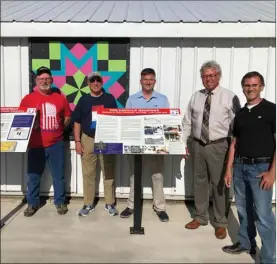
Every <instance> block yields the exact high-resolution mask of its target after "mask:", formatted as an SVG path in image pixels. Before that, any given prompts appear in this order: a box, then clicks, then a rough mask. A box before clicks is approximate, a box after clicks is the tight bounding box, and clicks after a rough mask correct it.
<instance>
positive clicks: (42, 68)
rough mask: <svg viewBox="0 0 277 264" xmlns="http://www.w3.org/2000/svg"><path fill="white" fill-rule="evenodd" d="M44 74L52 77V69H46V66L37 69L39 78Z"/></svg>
mask: <svg viewBox="0 0 277 264" xmlns="http://www.w3.org/2000/svg"><path fill="white" fill-rule="evenodd" d="M44 73H47V74H49V75H50V76H52V74H51V71H50V69H49V68H47V67H45V66H42V67H40V68H38V69H37V76H40V75H42V74H44Z"/></svg>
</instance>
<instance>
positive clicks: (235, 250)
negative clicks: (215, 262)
mask: <svg viewBox="0 0 277 264" xmlns="http://www.w3.org/2000/svg"><path fill="white" fill-rule="evenodd" d="M222 250H223V251H224V252H226V253H229V254H236V255H238V254H241V253H248V254H250V255H255V254H256V247H255V246H252V247H251V249H250V250H249V249H246V248H243V247H242V246H241V245H240V243H236V244H234V245H231V246H225V247H223V248H222Z"/></svg>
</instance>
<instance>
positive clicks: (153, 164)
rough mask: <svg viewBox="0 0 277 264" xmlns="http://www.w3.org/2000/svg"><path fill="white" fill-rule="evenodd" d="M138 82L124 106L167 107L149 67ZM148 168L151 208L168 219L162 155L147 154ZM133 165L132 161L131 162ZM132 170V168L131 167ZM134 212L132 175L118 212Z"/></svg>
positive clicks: (161, 217) (167, 104) (121, 215)
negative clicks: (150, 181) (122, 204)
mask: <svg viewBox="0 0 277 264" xmlns="http://www.w3.org/2000/svg"><path fill="white" fill-rule="evenodd" d="M140 84H141V87H142V90H141V91H140V92H138V93H136V94H134V95H132V96H130V97H129V99H128V100H127V103H126V108H169V102H168V99H167V97H166V96H165V95H163V94H160V93H158V92H156V91H154V86H155V84H156V73H155V71H154V70H153V69H151V68H146V69H144V70H142V72H141V79H140ZM147 160H148V162H149V169H150V170H151V174H152V182H153V188H152V190H153V209H154V211H155V212H156V213H157V215H158V217H159V219H160V220H161V221H162V222H167V221H168V220H169V218H168V215H167V213H166V212H165V210H166V202H165V198H164V191H163V175H162V174H161V168H162V166H163V156H162V155H148V156H147ZM131 164H132V166H133V163H131ZM132 171H134V169H133V168H132ZM133 212H134V175H132V176H131V179H130V194H129V199H128V201H127V208H126V209H125V210H124V211H123V212H122V213H121V214H120V217H121V218H128V217H130V216H131V215H132V214H133Z"/></svg>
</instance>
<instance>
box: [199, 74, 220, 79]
mask: <svg viewBox="0 0 277 264" xmlns="http://www.w3.org/2000/svg"><path fill="white" fill-rule="evenodd" d="M217 75H218V73H216V74H209V75H201V78H202V79H208V78H210V79H213V78H215V77H216V76H217Z"/></svg>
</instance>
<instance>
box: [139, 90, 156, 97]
mask: <svg viewBox="0 0 277 264" xmlns="http://www.w3.org/2000/svg"><path fill="white" fill-rule="evenodd" d="M142 97H143V98H144V96H143V93H142V90H141V91H140V92H139V93H138V98H142ZM157 97H158V93H157V92H156V91H155V90H153V92H152V94H151V97H150V98H149V99H151V98H157Z"/></svg>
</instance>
